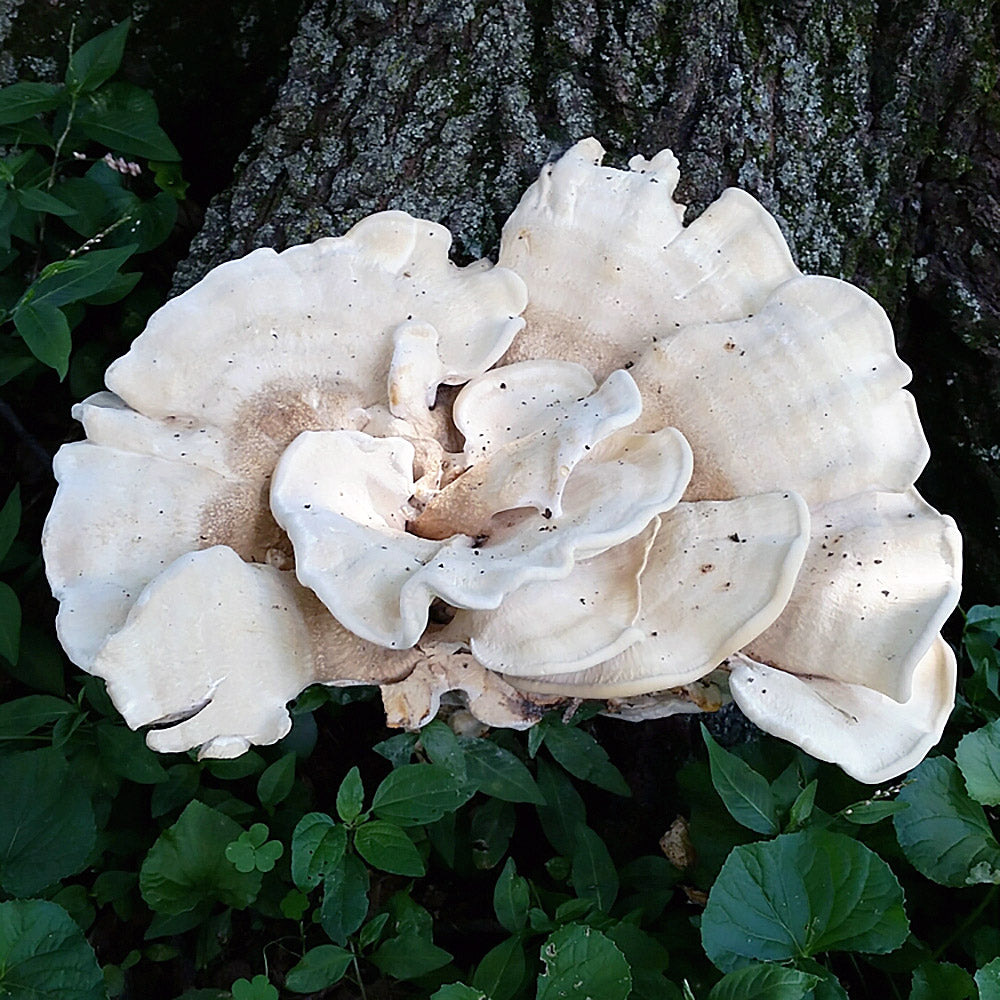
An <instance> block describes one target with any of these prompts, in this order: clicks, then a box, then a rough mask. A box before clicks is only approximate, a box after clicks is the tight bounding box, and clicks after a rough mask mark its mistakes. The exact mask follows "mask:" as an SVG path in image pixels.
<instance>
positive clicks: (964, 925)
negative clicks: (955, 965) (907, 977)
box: [931, 885, 1000, 962]
mask: <svg viewBox="0 0 1000 1000" xmlns="http://www.w3.org/2000/svg"><path fill="white" fill-rule="evenodd" d="M998 889H1000V885H994V886H990V890H989V892H987V893H986V895H985V896H983V898H982V899H981V900H980V901H979V905H978V906H977V907H976V908H975V909H974V910H973V911H972V912H971V913H970V914H969V915H968V916H967V917H966V918H965V920H963V921H962V922H961V923H960V924H959V925H958V927H957V928H956V929H955V930H954V931H953V932H952V933H951V934H950V935H949V936H948V937H946V938H945V940H944V943H943V944H942V945H941V946H940V947H938V948H936V949H935V950H934V952H933V954H932V955H931V959H932V960H933V961H935V962H936V961H937V960H938V959H939V958H940V957H941V956H942V955H943V954H944V953H945V951H947V949H948V948H950V947H951V945H952V944H954V942H955V941H957V940H958V939H959V938H960V937H961V936H962V935H963V934H964V933H965V932H966V930H967V929H968V928H969V927H970V926H972V924H974V923H975V922H976V920H977V919H978V918H979V914H980V913H982V912H983V910H985V909H986V907H987V906H989V905H990V903H991V902H993V899H994V897H995V896H996V894H997V890H998Z"/></svg>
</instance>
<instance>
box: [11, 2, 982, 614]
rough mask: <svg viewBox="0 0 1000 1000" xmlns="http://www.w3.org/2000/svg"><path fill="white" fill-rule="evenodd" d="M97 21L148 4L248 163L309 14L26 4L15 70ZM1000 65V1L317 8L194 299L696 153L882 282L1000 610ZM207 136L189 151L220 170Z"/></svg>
mask: <svg viewBox="0 0 1000 1000" xmlns="http://www.w3.org/2000/svg"><path fill="white" fill-rule="evenodd" d="M98 7H100V9H101V10H103V9H104V8H105V7H106V8H107V10H108V11H109V13H110V14H111V16H112V17H120V16H122V15H123V14H124V13H128V12H129V11H131V12H132V13H133V14H135V15H137V33H136V37H137V39H139V41H140V47H139V49H138V50H137V51H134V52H133V53H132V56H131V59H132V66H133V74H134V75H135V76H137V77H139V79H138V82H140V83H143V84H144V85H147V86H149V85H151V84H154V89H155V90H156V91H157V96H158V98H159V99H160V101H161V104H164V105H165V115H166V117H167V118H168V120H172V121H175V122H178V123H182V122H184V121H186V120H189V119H191V118H192V117H195V118H197V117H198V116H201V117H202V118H203V119H204V118H205V117H206V116H209V120H210V122H211V125H210V127H209V128H208V129H207V131H208V132H209V133H211V131H212V129H213V128H214V129H216V130H217V132H218V135H217V137H216V146H215V147H213V146H212V145H211V144H209V145H208V147H207V148H209V149H215V148H220V149H221V148H228V147H225V141H226V136H227V135H231V134H233V130H232V128H229V129H227V127H226V125H227V122H229V121H231V122H232V123H233V124H234V126H235V130H236V132H237V133H238V134H239V135H241V136H242V135H244V134H245V132H244V131H241V129H245V122H246V121H247V120H248V116H251V115H253V114H254V113H255V112H254V109H255V108H257V107H259V106H260V102H261V100H267V99H268V83H267V78H268V75H269V74H270V75H272V76H273V75H274V74H275V73H281V72H284V70H283V69H279V67H281V60H280V58H279V56H278V55H276V53H279V52H280V45H278V44H276V43H275V40H276V41H278V42H280V39H281V37H282V35H283V33H284V34H289V33H291V31H292V28H293V27H295V24H294V22H295V20H296V16H297V13H298V11H297V7H296V6H295V5H292V4H289V5H283V4H281V5H274V4H268V3H263V2H260V0H234V2H233V3H230V4H227V5H225V15H224V16H223V15H220V10H221V8H219V7H218V5H213V4H204V3H201V4H198V3H195V2H193V0H176V2H171V3H170V4H167V3H166V2H165V0H143V2H140V0H100V3H98V4H94V3H90V4H87V5H83V6H81V3H80V0H73V2H64V3H55V4H40V3H39V4H32V3H23V2H22V0H0V22H4V18H6V23H0V37H3V35H4V34H5V33H7V32H8V31H9V33H10V35H11V39H12V45H13V49H12V51H13V52H14V55H8V56H6V57H5V59H6V62H3V61H0V74H4V75H6V76H8V77H9V75H10V73H11V72H12V71H13V70H14V69H16V68H17V63H18V59H17V58H16V55H17V53H16V50H17V49H18V46H20V49H21V51H30V45H31V44H32V39H34V40H35V43H37V39H38V38H39V37H42V35H40V32H42V28H44V29H45V31H47V32H48V34H44V33H43V34H44V37H45V38H46V39H47V41H46V45H48V46H49V47H50V48H52V47H53V46H54V45H55V41H54V40H53V39H54V36H55V35H57V34H58V31H56V30H55V29H54V27H53V26H56V27H58V26H61V28H62V30H64V29H65V24H66V20H67V16H68V15H67V13H66V11H67V10H72V11H73V16H74V17H77V18H79V17H81V16H86V17H89V18H93V17H94V16H97V15H94V14H93V11H94V10H95V9H96V8H98ZM276 8H280V10H281V13H280V14H278V13H275V10H276ZM838 8H840V9H838ZM84 9H86V11H87V13H86V15H84V14H83V13H82V11H84ZM29 10H30V11H31V14H30V16H29V14H28V12H29ZM60 19H61V20H60ZM39 25H41V27H39ZM179 25H182V26H183V29H184V30H183V31H181V30H180V29H179V27H178V26H179ZM170 32H174V34H172V35H171V34H170ZM19 33H20V34H19ZM18 38H20V42H19V43H18ZM182 38H189V39H191V41H190V42H187V43H184V42H182V41H181V39H182ZM14 43H17V44H14ZM150 53H152V55H150ZM157 53H159V55H156V54H157ZM193 53H195V54H196V55H192V54H193ZM219 53H221V55H220V54H219ZM172 54H173V56H174V57H175V63H173V64H172V63H171V56H172ZM157 59H159V60H160V61H159V62H157ZM20 61H21V63H22V64H23V63H24V59H23V58H22V59H21V60H20ZM172 65H173V66H174V68H173V69H171V66H172ZM178 66H180V67H181V71H178V70H177V67H178ZM220 66H221V67H223V69H222V70H221V71H220ZM150 67H153V69H152V70H150ZM997 67H998V45H997V5H996V4H995V3H992V2H990V3H984V2H982V0H925V2H924V3H921V4H905V3H902V4H901V3H894V2H890V0H881V2H875V0H852V2H851V3H849V4H827V3H821V2H819V0H794V2H790V3H787V4H782V5H772V4H768V3H764V2H761V0H698V2H697V3H696V2H694V0H672V2H670V3H664V2H662V0H556V2H552V3H549V2H544V0H422V2H421V0H397V2H391V0H312V2H311V3H310V4H308V5H307V7H306V8H305V10H304V14H303V16H302V18H301V21H299V22H298V24H297V28H296V30H295V37H294V39H293V41H292V49H291V58H290V60H289V64H288V68H287V75H286V76H285V77H284V82H283V84H282V85H281V86H280V89H279V90H278V92H277V99H276V101H275V102H274V105H273V107H272V108H271V110H270V111H269V112H268V113H266V114H265V115H264V117H263V120H262V121H261V122H260V123H259V125H258V126H257V128H256V130H255V131H254V135H253V138H252V140H251V141H250V144H249V146H248V147H247V148H246V149H245V150H244V152H243V154H242V156H241V157H240V159H239V162H238V164H237V168H236V173H235V176H234V178H233V180H232V183H231V185H230V186H229V188H228V190H226V191H225V192H224V193H223V194H221V195H219V196H218V197H217V198H215V200H214V201H213V202H212V204H211V205H210V207H209V210H208V213H207V216H206V220H205V224H204V226H203V227H202V229H201V231H200V233H199V234H198V236H197V238H196V239H195V242H194V244H193V247H192V251H191V255H190V256H189V258H188V259H187V260H186V261H185V262H184V263H183V264H182V266H181V267H180V269H179V270H178V272H177V275H176V278H175V288H176V289H177V290H180V289H182V288H184V287H186V286H188V285H190V284H191V283H193V282H194V281H195V280H196V279H197V278H198V277H200V276H201V275H202V274H203V273H204V272H205V271H206V270H207V269H208V268H209V267H211V266H212V265H214V264H216V263H218V262H220V261H222V260H225V259H228V258H231V257H233V256H236V255H239V254H242V253H244V252H246V251H248V250H250V249H252V248H253V247H256V246H259V245H264V244H267V245H272V246H276V247H279V248H280V247H283V246H285V245H288V244H291V243H295V242H299V241H303V240H310V239H314V238H316V237H317V236H320V235H325V234H331V233H339V232H342V231H343V230H344V229H346V228H347V227H348V226H349V225H351V224H352V223H353V222H355V221H356V220H357V219H358V218H360V217H361V216H363V215H365V214H367V213H369V212H371V211H374V210H378V209H383V208H389V207H392V208H402V209H406V210H408V211H411V212H414V213H417V214H421V215H424V216H426V217H428V218H431V219H436V220H440V221H442V222H444V223H445V224H446V225H448V226H449V227H450V228H451V230H452V232H453V233H454V234H455V237H456V248H457V253H458V255H459V257H461V258H466V259H467V258H470V257H475V256H479V255H483V254H486V255H490V254H495V252H496V248H497V244H498V238H499V235H498V234H499V226H500V224H501V223H502V221H503V219H504V218H505V217H506V215H507V214H508V213H509V211H510V210H511V208H512V207H513V206H514V205H515V203H516V201H517V199H518V197H519V195H520V193H521V191H522V190H523V188H524V186H525V185H527V184H528V183H529V182H530V181H531V180H532V179H533V177H534V176H535V174H536V173H537V170H538V168H539V165H540V164H541V163H542V162H544V161H545V160H546V159H547V158H548V157H550V156H553V155H555V154H557V153H558V152H559V151H560V150H561V149H563V148H565V146H566V145H568V144H569V143H570V142H572V141H573V140H575V139H577V138H580V137H582V136H585V135H588V134H594V135H596V136H598V137H599V138H600V139H601V141H602V142H603V143H604V144H605V146H607V147H608V149H609V161H610V162H614V163H617V164H621V163H623V162H624V160H625V159H626V158H627V157H628V156H629V155H630V154H631V153H632V152H644V153H647V154H649V153H652V152H654V151H655V150H657V149H659V148H661V147H664V146H669V147H671V148H672V149H673V150H674V151H675V153H677V155H678V157H679V158H680V161H681V166H682V170H683V180H682V187H681V192H680V195H681V197H682V198H683V199H685V200H686V201H687V202H689V203H690V206H691V212H692V213H694V212H697V211H700V210H701V209H702V208H703V207H704V206H705V205H706V204H707V203H708V202H710V201H711V200H712V199H713V198H714V197H716V195H717V194H718V193H719V192H720V190H721V189H722V188H723V187H725V186H726V185H729V184H738V185H740V186H742V187H744V188H746V189H748V190H749V191H751V192H752V193H753V194H754V195H756V196H757V197H758V198H759V199H760V200H761V201H762V202H763V203H764V204H765V205H766V206H767V207H768V208H769V209H770V210H771V211H772V212H773V213H774V214H775V215H776V216H777V218H778V220H779V222H780V224H781V226H782V228H783V230H784V232H785V234H786V236H787V238H788V240H789V243H790V244H791V246H792V250H793V253H794V255H795V257H796V259H797V261H798V263H799V264H800V266H801V267H802V268H803V269H804V270H807V271H814V272H821V273H826V274H834V275H838V276H841V277H845V278H848V279H850V280H852V281H855V282H857V283H859V284H861V285H862V286H864V287H865V288H866V289H867V290H868V291H870V292H871V294H873V295H874V296H875V297H876V298H877V299H878V300H879V301H880V302H881V303H882V305H883V306H884V307H885V308H886V310H887V311H888V313H889V315H890V317H891V318H892V319H893V322H894V325H895V328H896V331H897V335H898V339H899V344H900V350H901V353H902V354H903V356H904V358H905V359H906V360H907V361H908V362H909V363H910V364H911V366H912V367H913V369H914V372H915V384H914V387H913V388H914V392H915V395H916V397H917V400H918V404H919V406H920V409H921V413H922V416H923V421H924V426H925V428H926V429H927V433H928V436H929V437H930V439H931V445H932V449H933V452H934V455H933V459H932V462H931V465H930V467H929V469H928V471H927V473H926V474H925V476H924V477H923V479H922V480H921V483H920V486H921V488H922V489H923V491H924V492H925V494H926V495H927V496H928V498H929V499H930V500H931V502H933V503H935V504H936V505H938V506H939V507H940V508H941V509H943V510H947V511H949V512H952V513H954V514H955V515H956V517H957V518H958V519H959V521H960V524H961V527H962V528H963V530H964V532H965V535H966V540H967V548H966V554H967V574H966V579H967V585H968V586H967V592H968V594H969V597H968V599H967V603H973V602H974V601H976V600H985V601H988V602H990V603H993V602H995V601H996V600H997V590H996V580H997V579H998V578H1000V572H998V571H1000V545H998V544H997V541H998V539H997V532H998V526H997V520H996V513H995V512H996V510H997V508H998V504H1000V405H998V404H1000V281H998V277H1000V255H998V252H997V251H998V236H997V233H998V230H1000V226H998V222H1000V206H998V202H997V194H996V193H997V190H998V189H997V174H998V172H1000V135H998V124H1000V102H998V93H997ZM144 73H145V75H146V77H147V79H143V78H142V77H143V74H144ZM150 75H152V76H153V77H156V78H158V79H159V80H160V82H161V84H162V83H163V82H164V81H169V80H173V81H175V83H176V85H177V86H179V88H180V89H179V91H177V92H176V93H174V94H171V93H169V87H167V86H164V85H159V86H156V85H155V83H156V80H152V81H151V80H150V79H148V77H150ZM209 94H211V95H212V99H208V95H209ZM217 102H218V107H219V111H217V112H214V115H215V117H211V116H212V115H213V110H212V109H213V107H214V106H216V104H217ZM201 131H202V132H204V131H206V130H205V129H203V130H201ZM181 132H182V134H181V136H180V142H181V148H182V150H184V151H185V153H186V154H187V155H188V157H189V159H190V158H191V156H192V150H193V151H194V154H195V155H204V152H203V151H204V149H205V148H206V147H205V145H204V143H202V145H199V144H198V142H197V141H194V145H193V147H189V148H185V147H184V136H183V128H182V129H181ZM195 134H197V132H196V133H195ZM226 159H227V157H226V155H225V154H223V155H221V156H220V160H222V161H225V160H226ZM198 169H200V164H199V165H192V168H191V172H192V173H197V171H198Z"/></svg>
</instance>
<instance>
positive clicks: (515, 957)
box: [472, 935, 528, 1000]
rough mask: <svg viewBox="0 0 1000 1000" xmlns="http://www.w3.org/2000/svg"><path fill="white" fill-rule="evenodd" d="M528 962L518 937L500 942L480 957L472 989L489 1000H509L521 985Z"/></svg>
mask: <svg viewBox="0 0 1000 1000" xmlns="http://www.w3.org/2000/svg"><path fill="white" fill-rule="evenodd" d="M527 971H528V959H527V956H526V955H525V953H524V944H523V942H522V941H521V938H520V937H519V936H518V935H515V936H514V937H509V938H507V940H506V941H501V942H500V944H498V945H496V946H495V947H493V948H491V949H490V950H489V951H488V952H487V953H486V954H485V955H483V957H482V959H481V961H480V962H479V965H477V966H476V971H475V973H473V976H472V985H473V986H475V987H476V988H477V989H480V990H482V991H483V992H484V993H486V995H487V996H488V997H489V998H490V1000H511V998H512V997H514V996H515V995H516V994H517V992H518V990H519V989H520V986H521V983H523V982H524V978H525V974H526V973H527Z"/></svg>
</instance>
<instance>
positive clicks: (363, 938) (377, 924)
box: [358, 913, 389, 949]
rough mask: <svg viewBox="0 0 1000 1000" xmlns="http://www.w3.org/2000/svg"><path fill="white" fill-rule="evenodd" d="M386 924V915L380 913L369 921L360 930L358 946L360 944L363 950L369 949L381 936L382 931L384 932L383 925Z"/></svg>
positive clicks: (387, 915)
mask: <svg viewBox="0 0 1000 1000" xmlns="http://www.w3.org/2000/svg"><path fill="white" fill-rule="evenodd" d="M388 922H389V914H388V913H380V914H379V915H378V916H377V917H375V918H374V919H372V920H369V921H368V923H366V924H365V925H364V927H362V928H361V931H360V933H359V934H358V944H360V945H361V947H362V948H363V949H364V948H370V947H371V946H372V945H373V944H375V942H376V941H378V939H379V938H380V937H381V936H382V931H383V930H385V925H386V924H387V923H388Z"/></svg>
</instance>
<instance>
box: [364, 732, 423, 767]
mask: <svg viewBox="0 0 1000 1000" xmlns="http://www.w3.org/2000/svg"><path fill="white" fill-rule="evenodd" d="M419 739H420V737H419V736H418V735H417V734H416V733H396V735H395V736H390V737H389V738H388V739H387V740H382V742H381V743H376V744H375V746H373V747H372V749H373V750H374V751H375V753H377V754H378V755H379V756H380V757H384V758H385V759H386V760H387V761H388V762H389V763H390V764H391V765H392V766H393V767H400V766H401V765H402V764H406V763H408V762H409V761H410V758H411V757H413V752H414V750H416V747H417V741H418V740H419Z"/></svg>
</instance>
